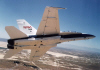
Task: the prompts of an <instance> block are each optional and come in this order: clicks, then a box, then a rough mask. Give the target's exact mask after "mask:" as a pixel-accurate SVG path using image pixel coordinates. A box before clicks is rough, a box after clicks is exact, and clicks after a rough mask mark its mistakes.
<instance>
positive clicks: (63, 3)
mask: <svg viewBox="0 0 100 70" xmlns="http://www.w3.org/2000/svg"><path fill="white" fill-rule="evenodd" d="M46 6H54V7H63V8H67V9H66V10H59V23H60V30H61V31H68V30H70V31H77V32H82V33H88V34H93V35H95V36H96V38H94V39H90V40H82V41H73V42H68V44H74V45H80V46H86V47H93V48H99V49H100V44H99V43H100V31H99V30H100V0H0V38H9V36H8V35H7V33H6V31H5V26H15V27H17V28H18V25H17V23H16V20H17V19H25V20H26V21H28V22H29V23H30V24H31V25H32V26H33V27H35V28H36V29H37V28H38V26H39V24H40V21H41V19H42V15H43V12H44V9H45V7H46ZM65 44H66V43H65Z"/></svg>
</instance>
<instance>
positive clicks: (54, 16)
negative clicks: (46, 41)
mask: <svg viewBox="0 0 100 70" xmlns="http://www.w3.org/2000/svg"><path fill="white" fill-rule="evenodd" d="M58 9H65V8H58V7H46V8H45V11H44V14H43V17H42V20H41V22H40V25H39V27H38V30H37V33H36V35H48V34H59V33H60V28H59V17H58Z"/></svg>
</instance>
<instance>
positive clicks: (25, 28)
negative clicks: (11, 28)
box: [17, 19, 37, 35]
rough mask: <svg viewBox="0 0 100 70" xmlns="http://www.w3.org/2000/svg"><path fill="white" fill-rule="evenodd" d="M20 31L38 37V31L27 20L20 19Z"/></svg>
mask: <svg viewBox="0 0 100 70" xmlns="http://www.w3.org/2000/svg"><path fill="white" fill-rule="evenodd" d="M17 24H18V26H19V29H20V30H21V31H22V32H24V33H25V34H27V35H36V32H37V30H36V29H35V28H34V27H32V26H31V25H30V24H29V23H28V22H27V21H26V20H24V19H19V20H17Z"/></svg>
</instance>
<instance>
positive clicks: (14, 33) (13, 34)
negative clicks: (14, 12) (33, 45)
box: [5, 26, 27, 39]
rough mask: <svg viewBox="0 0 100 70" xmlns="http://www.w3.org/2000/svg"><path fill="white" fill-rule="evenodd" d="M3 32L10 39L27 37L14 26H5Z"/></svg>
mask: <svg viewBox="0 0 100 70" xmlns="http://www.w3.org/2000/svg"><path fill="white" fill-rule="evenodd" d="M5 30H6V31H7V33H8V35H9V36H10V38H11V39H14V38H22V37H27V35H26V34H25V33H23V32H21V31H20V30H18V29H17V28H15V27H14V26H6V27H5Z"/></svg>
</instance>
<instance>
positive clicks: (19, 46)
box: [4, 7, 95, 61]
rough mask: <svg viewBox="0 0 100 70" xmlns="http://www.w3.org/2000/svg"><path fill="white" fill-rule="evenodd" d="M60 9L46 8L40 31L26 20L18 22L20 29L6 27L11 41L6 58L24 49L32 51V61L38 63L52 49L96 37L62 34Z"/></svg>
mask: <svg viewBox="0 0 100 70" xmlns="http://www.w3.org/2000/svg"><path fill="white" fill-rule="evenodd" d="M58 9H65V8H59V7H46V8H45V11H44V14H43V17H42V20H41V22H40V25H39V27H38V30H36V29H35V28H34V27H32V26H31V25H30V24H29V23H28V22H27V21H25V20H24V19H20V20H17V23H18V26H19V29H20V30H18V29H17V28H15V27H14V26H6V27H5V30H6V31H7V33H8V35H9V36H10V39H9V40H8V45H7V48H8V49H9V51H8V52H7V54H6V55H5V56H4V58H10V57H11V56H13V55H14V54H16V53H18V52H20V51H21V50H23V49H31V54H30V60H31V61H36V60H38V59H39V58H40V57H41V56H42V55H43V54H45V53H46V51H48V50H49V49H50V48H52V47H56V46H57V44H59V43H62V42H69V41H76V40H86V39H92V38H94V37H95V36H94V35H90V34H82V33H79V32H60V28H59V17H58Z"/></svg>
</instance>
